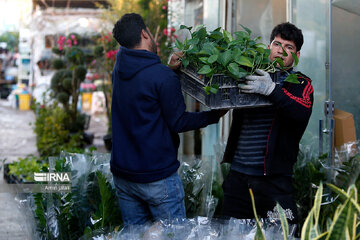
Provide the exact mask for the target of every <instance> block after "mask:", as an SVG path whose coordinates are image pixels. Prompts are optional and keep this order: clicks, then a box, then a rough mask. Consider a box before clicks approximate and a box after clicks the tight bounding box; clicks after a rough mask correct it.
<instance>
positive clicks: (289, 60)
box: [268, 35, 300, 67]
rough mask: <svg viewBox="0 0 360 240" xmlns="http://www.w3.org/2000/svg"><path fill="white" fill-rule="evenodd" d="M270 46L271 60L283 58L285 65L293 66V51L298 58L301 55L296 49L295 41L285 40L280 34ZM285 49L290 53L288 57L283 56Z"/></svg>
mask: <svg viewBox="0 0 360 240" xmlns="http://www.w3.org/2000/svg"><path fill="white" fill-rule="evenodd" d="M281 46H282V47H281ZM268 48H269V49H270V57H269V58H270V60H271V61H274V60H275V58H277V57H278V58H281V59H282V60H283V61H284V66H285V67H291V66H292V64H293V62H294V59H293V57H292V55H291V52H293V53H295V54H296V56H297V57H298V58H299V57H300V51H297V50H296V45H295V43H294V41H289V40H285V39H283V38H281V37H280V36H279V35H278V36H276V37H275V38H274V40H273V41H272V42H271V44H270V45H269V46H268ZM283 49H284V50H285V51H286V53H287V54H288V55H287V56H286V57H285V56H283V52H284V50H283Z"/></svg>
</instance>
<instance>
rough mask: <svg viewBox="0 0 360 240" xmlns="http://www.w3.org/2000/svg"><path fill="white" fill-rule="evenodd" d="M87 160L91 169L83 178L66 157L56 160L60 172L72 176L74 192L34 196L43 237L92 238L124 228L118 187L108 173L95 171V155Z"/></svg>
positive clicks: (56, 166)
mask: <svg viewBox="0 0 360 240" xmlns="http://www.w3.org/2000/svg"><path fill="white" fill-rule="evenodd" d="M84 156H85V155H84ZM85 157H86V156H85ZM86 159H87V161H88V162H87V163H85V164H89V165H90V168H89V169H88V170H87V171H85V172H84V173H82V175H79V173H78V172H77V171H76V170H75V169H71V167H70V164H69V162H67V161H66V159H65V158H59V159H57V160H56V164H55V171H56V172H68V171H71V173H72V179H71V182H72V190H71V192H69V193H52V194H42V193H36V194H34V195H33V196H34V200H35V201H34V202H35V207H36V208H35V216H36V223H37V231H38V233H39V234H40V235H41V237H42V238H45V239H80V238H82V237H85V239H91V238H92V237H93V236H96V235H97V234H104V233H106V232H111V231H113V230H114V229H115V228H117V227H119V226H121V225H122V221H121V215H120V210H119V207H118V205H117V201H116V195H115V190H114V188H113V187H112V186H111V184H110V183H109V181H108V180H107V179H106V177H105V175H104V173H102V172H99V171H94V168H93V167H94V166H93V165H92V164H93V163H92V162H90V161H91V160H90V159H91V154H90V155H89V157H86ZM54 226H56V228H57V230H58V231H57V230H56V228H54Z"/></svg>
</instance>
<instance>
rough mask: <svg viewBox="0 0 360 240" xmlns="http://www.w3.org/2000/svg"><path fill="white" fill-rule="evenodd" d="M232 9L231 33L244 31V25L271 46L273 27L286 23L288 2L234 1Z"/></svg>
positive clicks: (276, 0) (253, 34)
mask: <svg viewBox="0 0 360 240" xmlns="http://www.w3.org/2000/svg"><path fill="white" fill-rule="evenodd" d="M232 7H233V19H232V27H231V31H232V32H235V31H239V30H243V28H242V27H241V25H243V26H245V27H247V28H249V29H250V30H251V31H252V36H253V37H258V36H261V39H262V42H263V43H265V44H269V39H270V34H271V30H272V29H273V27H274V26H275V25H277V24H279V23H282V22H285V21H286V0H266V1H264V0H252V1H248V0H234V1H233V5H232ZM240 24H241V25H240Z"/></svg>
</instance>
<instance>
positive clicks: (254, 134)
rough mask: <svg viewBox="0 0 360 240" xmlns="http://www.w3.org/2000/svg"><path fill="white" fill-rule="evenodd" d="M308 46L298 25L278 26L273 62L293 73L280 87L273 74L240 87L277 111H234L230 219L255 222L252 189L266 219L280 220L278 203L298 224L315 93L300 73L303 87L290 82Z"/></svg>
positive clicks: (226, 209) (280, 74) (227, 188)
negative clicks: (298, 174) (295, 180)
mask: <svg viewBox="0 0 360 240" xmlns="http://www.w3.org/2000/svg"><path fill="white" fill-rule="evenodd" d="M302 44H303V35H302V32H301V30H300V29H298V28H297V27H296V26H295V25H293V24H291V23H282V24H279V25H277V26H276V27H275V28H274V29H273V31H272V33H271V37H270V45H269V46H268V48H269V49H270V60H271V61H274V60H275V58H281V59H282V60H283V62H284V66H285V67H288V68H289V70H287V71H277V72H276V74H275V76H276V78H277V81H275V82H277V83H275V82H274V81H273V80H274V79H271V77H270V75H269V74H268V73H267V72H264V71H262V70H256V73H257V74H258V75H253V76H248V77H247V82H246V84H245V85H242V86H240V89H241V92H243V93H257V94H262V95H265V96H267V98H268V99H269V100H270V101H271V102H272V105H271V106H267V107H261V108H253V109H236V110H234V111H233V121H232V126H231V129H230V134H229V138H228V144H227V146H226V150H225V153H224V159H223V162H231V168H230V172H229V175H228V176H227V178H226V179H225V181H224V183H223V189H224V203H223V216H224V217H235V218H241V219H247V218H254V214H253V210H252V205H251V199H250V194H249V188H251V189H252V191H253V193H254V198H255V206H256V211H257V213H258V214H259V215H260V216H261V217H264V218H266V217H269V216H274V214H273V213H274V207H275V206H276V202H278V203H279V204H280V205H281V206H282V208H283V209H284V210H285V213H286V217H287V218H288V220H289V222H290V223H295V222H296V221H297V210H296V205H295V202H294V199H293V191H294V189H293V185H292V174H293V165H294V163H295V162H296V160H297V154H298V151H299V142H300V140H301V138H302V136H303V134H304V131H305V129H306V126H307V124H308V121H309V118H310V115H311V111H312V105H313V87H312V85H311V80H310V78H308V77H306V76H305V75H303V74H302V73H300V72H297V73H296V74H297V76H298V82H299V83H291V82H287V81H284V80H285V78H286V77H287V76H288V74H289V73H295V72H294V71H293V70H292V68H291V67H292V66H293V62H294V59H293V57H292V55H291V52H292V53H294V54H296V55H297V57H298V58H299V57H300V49H301V46H302ZM283 51H286V52H287V56H284V54H283ZM285 55H286V54H285ZM275 214H276V213H275ZM275 216H276V215H275Z"/></svg>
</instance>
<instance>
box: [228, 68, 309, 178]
mask: <svg viewBox="0 0 360 240" xmlns="http://www.w3.org/2000/svg"><path fill="white" fill-rule="evenodd" d="M297 73H298V80H299V82H300V83H299V84H295V83H289V82H284V84H283V86H280V85H276V87H275V89H274V91H273V92H272V93H271V94H270V95H269V96H268V98H269V100H270V101H271V102H272V103H273V105H274V106H275V108H276V112H275V117H274V120H273V123H272V127H271V130H270V133H269V136H268V141H267V148H266V153H265V157H264V175H288V176H289V175H292V173H293V166H294V163H295V162H296V160H297V155H298V152H299V143H300V140H301V138H302V136H303V134H304V132H305V129H306V127H307V125H308V122H309V119H310V116H311V112H312V106H313V100H314V97H313V91H314V90H313V87H312V85H311V80H310V78H308V77H306V76H305V75H303V74H301V73H300V72H297ZM243 111H246V109H234V111H233V120H232V124H231V128H230V134H229V138H228V141H227V146H226V149H225V153H224V157H223V162H230V163H231V162H232V160H233V157H234V154H235V151H236V147H237V139H238V137H239V134H240V130H241V122H242V114H243Z"/></svg>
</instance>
